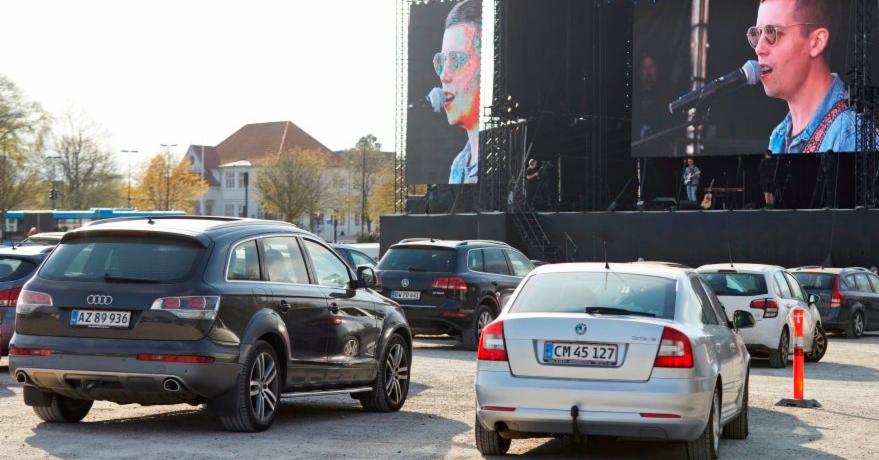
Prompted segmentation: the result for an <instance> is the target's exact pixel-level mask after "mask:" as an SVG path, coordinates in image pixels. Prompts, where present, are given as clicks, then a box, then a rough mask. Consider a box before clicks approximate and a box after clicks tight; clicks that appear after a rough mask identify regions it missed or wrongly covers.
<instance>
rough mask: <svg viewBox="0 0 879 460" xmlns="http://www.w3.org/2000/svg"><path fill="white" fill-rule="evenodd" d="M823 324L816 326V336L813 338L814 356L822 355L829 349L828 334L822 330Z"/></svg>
mask: <svg viewBox="0 0 879 460" xmlns="http://www.w3.org/2000/svg"><path fill="white" fill-rule="evenodd" d="M820 328H821V326H819V325H816V326H815V336H814V338H813V339H812V356H821V355H823V354H824V350H826V349H827V334H823V333H822V331H821V330H820Z"/></svg>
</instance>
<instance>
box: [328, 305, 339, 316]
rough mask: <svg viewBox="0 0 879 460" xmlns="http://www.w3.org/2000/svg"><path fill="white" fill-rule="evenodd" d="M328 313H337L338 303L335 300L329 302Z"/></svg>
mask: <svg viewBox="0 0 879 460" xmlns="http://www.w3.org/2000/svg"><path fill="white" fill-rule="evenodd" d="M330 313H332V314H334V315H335V314H338V313H339V304H337V303H336V302H333V303H331V304H330Z"/></svg>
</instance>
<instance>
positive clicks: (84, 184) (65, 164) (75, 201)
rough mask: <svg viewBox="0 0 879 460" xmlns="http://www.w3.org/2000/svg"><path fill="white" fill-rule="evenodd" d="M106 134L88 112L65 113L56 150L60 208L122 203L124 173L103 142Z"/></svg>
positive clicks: (55, 142)
mask: <svg viewBox="0 0 879 460" xmlns="http://www.w3.org/2000/svg"><path fill="white" fill-rule="evenodd" d="M104 138H105V134H104V132H103V130H102V129H101V128H100V127H99V126H98V125H96V124H95V123H94V122H92V121H91V120H90V119H89V118H88V117H87V116H86V115H84V114H80V115H73V114H72V113H67V114H65V116H64V119H63V122H62V125H61V127H60V133H59V134H56V136H55V141H54V143H53V145H54V150H55V151H56V152H57V153H58V155H60V158H59V159H58V160H57V161H58V166H59V169H60V172H59V174H60V176H61V180H62V185H61V197H60V198H61V199H60V201H59V203H60V207H61V208H67V209H88V208H89V207H100V206H116V205H118V204H119V203H121V202H122V197H121V176H120V175H119V174H117V171H116V164H115V162H114V161H113V156H112V154H111V153H110V152H109V150H107V149H106V148H105V147H104V145H103V140H104Z"/></svg>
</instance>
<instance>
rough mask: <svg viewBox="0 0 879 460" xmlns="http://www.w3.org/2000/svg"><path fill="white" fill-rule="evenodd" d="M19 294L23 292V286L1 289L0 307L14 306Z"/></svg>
mask: <svg viewBox="0 0 879 460" xmlns="http://www.w3.org/2000/svg"><path fill="white" fill-rule="evenodd" d="M19 294H21V288H14V289H6V290H3V291H0V307H14V306H15V303H16V301H17V300H18V295H19Z"/></svg>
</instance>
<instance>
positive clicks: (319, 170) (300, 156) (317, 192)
mask: <svg viewBox="0 0 879 460" xmlns="http://www.w3.org/2000/svg"><path fill="white" fill-rule="evenodd" d="M326 165H327V160H326V158H325V155H324V153H322V152H318V151H314V150H302V149H294V150H288V151H284V152H281V153H280V154H279V155H277V156H272V157H269V158H268V159H267V160H265V161H264V162H263V163H262V164H261V165H260V166H259V168H258V170H257V174H256V187H257V189H259V191H260V193H261V194H262V199H263V206H264V207H265V209H266V211H268V212H269V213H271V214H274V215H277V216H278V217H280V218H281V219H282V220H284V221H287V222H293V223H297V222H298V221H299V220H300V218H301V217H302V216H303V215H309V216H313V215H314V213H315V212H317V211H319V210H320V208H321V205H323V204H324V203H323V201H324V198H325V194H324V188H325V186H326V180H325V179H326V176H327V170H326ZM313 225H314V224H313V219H312V226H313Z"/></svg>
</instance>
